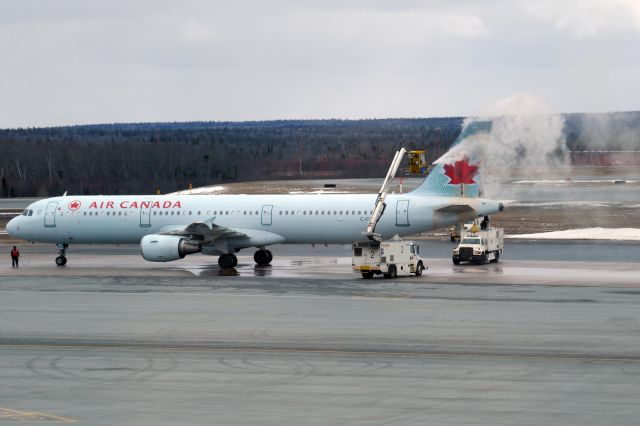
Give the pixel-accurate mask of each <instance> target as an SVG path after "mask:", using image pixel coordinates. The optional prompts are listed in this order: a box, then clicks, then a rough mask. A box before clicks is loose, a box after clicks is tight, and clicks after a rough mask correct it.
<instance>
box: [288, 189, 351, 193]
mask: <svg viewBox="0 0 640 426" xmlns="http://www.w3.org/2000/svg"><path fill="white" fill-rule="evenodd" d="M350 193H351V192H349V191H336V190H335V189H318V190H315V191H289V194H350Z"/></svg>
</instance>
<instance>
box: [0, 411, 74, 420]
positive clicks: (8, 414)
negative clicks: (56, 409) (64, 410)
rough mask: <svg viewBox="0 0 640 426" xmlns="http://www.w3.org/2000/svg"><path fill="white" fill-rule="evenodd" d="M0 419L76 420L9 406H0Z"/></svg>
mask: <svg viewBox="0 0 640 426" xmlns="http://www.w3.org/2000/svg"><path fill="white" fill-rule="evenodd" d="M0 421H7V422H11V423H13V422H20V423H21V422H41V421H54V422H62V423H76V421H77V420H74V419H70V418H68V417H62V416H55V415H53V414H48V413H42V412H39V411H21V410H13V409H11V408H6V407H0Z"/></svg>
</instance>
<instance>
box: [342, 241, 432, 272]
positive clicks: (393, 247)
mask: <svg viewBox="0 0 640 426" xmlns="http://www.w3.org/2000/svg"><path fill="white" fill-rule="evenodd" d="M352 249H353V255H352V258H351V266H352V269H353V271H354V272H356V273H361V274H362V278H366V279H369V278H373V276H374V275H380V274H381V275H383V276H384V277H385V278H395V277H398V276H407V275H411V274H415V275H416V276H418V277H419V276H420V275H422V271H424V270H425V269H426V268H425V266H424V263H423V262H422V259H421V258H420V246H417V245H415V244H414V243H413V241H403V240H402V239H400V237H398V236H397V235H396V236H395V237H393V239H391V240H389V241H382V242H377V241H367V242H358V243H353V244H352Z"/></svg>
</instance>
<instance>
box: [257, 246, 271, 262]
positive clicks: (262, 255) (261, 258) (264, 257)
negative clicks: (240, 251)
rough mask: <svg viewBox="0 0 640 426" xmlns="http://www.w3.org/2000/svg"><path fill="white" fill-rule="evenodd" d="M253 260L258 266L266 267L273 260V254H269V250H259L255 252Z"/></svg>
mask: <svg viewBox="0 0 640 426" xmlns="http://www.w3.org/2000/svg"><path fill="white" fill-rule="evenodd" d="M253 260H255V262H256V263H257V264H258V265H268V264H269V263H271V261H272V260H273V254H271V252H270V251H269V250H265V249H261V250H258V251H257V252H255V254H254V255H253Z"/></svg>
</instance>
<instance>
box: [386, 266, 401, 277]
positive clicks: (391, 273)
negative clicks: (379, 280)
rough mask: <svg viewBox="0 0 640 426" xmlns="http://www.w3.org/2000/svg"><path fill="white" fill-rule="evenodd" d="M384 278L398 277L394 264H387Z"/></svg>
mask: <svg viewBox="0 0 640 426" xmlns="http://www.w3.org/2000/svg"><path fill="white" fill-rule="evenodd" d="M384 277H385V278H398V270H397V269H396V266H395V265H391V266H389V273H387V274H384Z"/></svg>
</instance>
